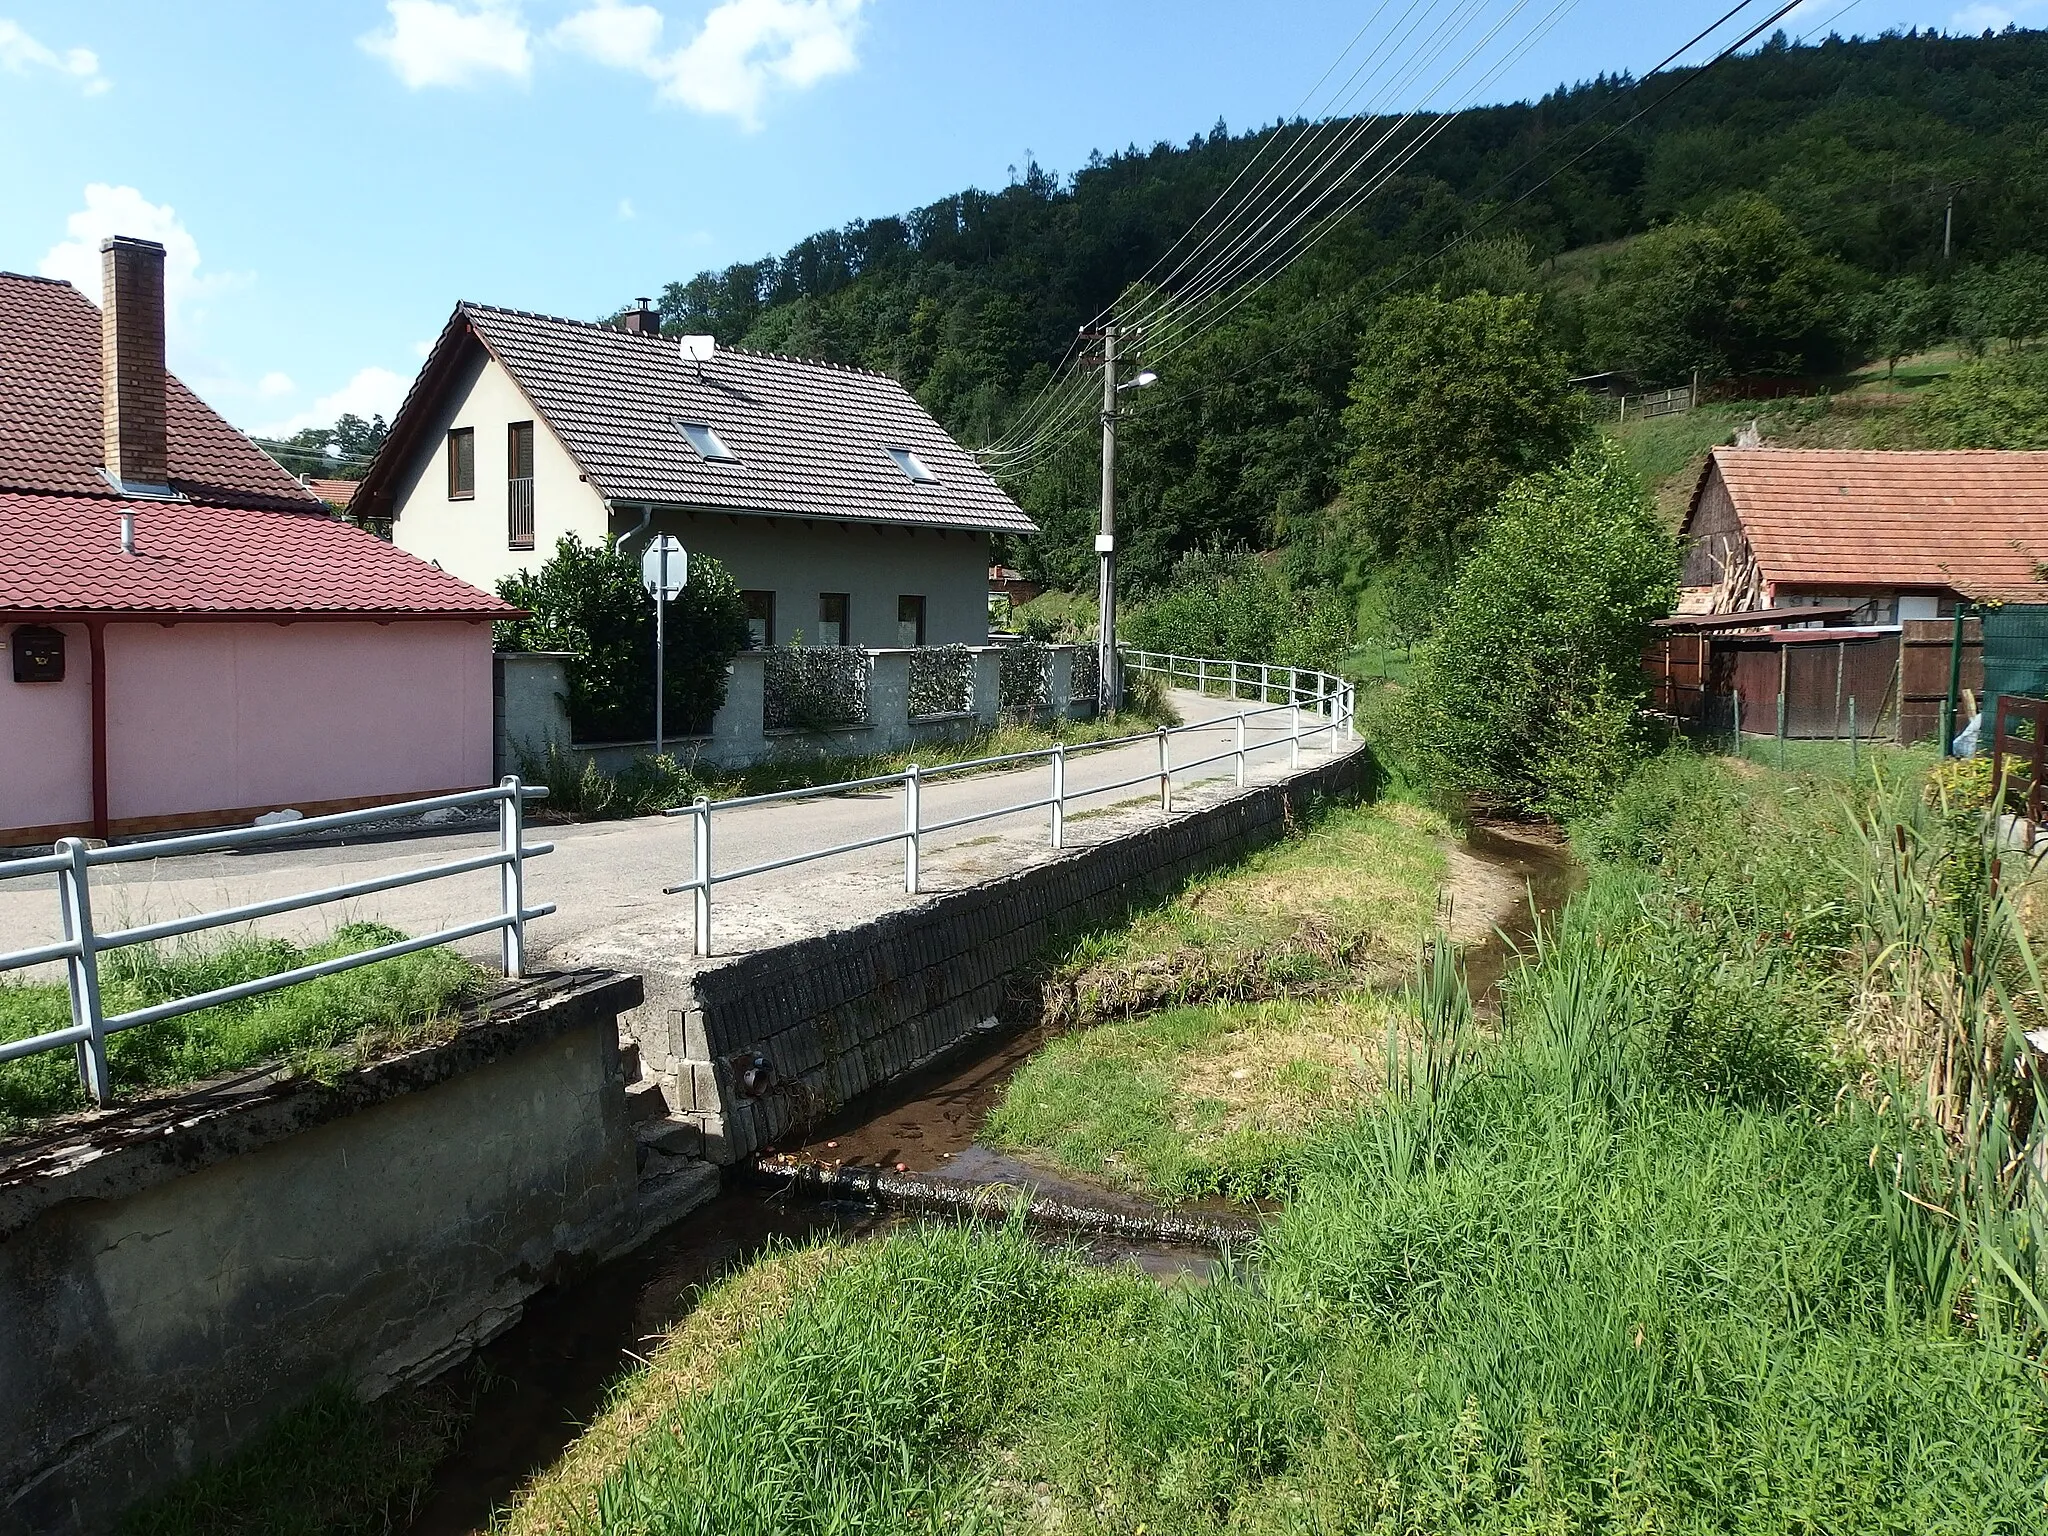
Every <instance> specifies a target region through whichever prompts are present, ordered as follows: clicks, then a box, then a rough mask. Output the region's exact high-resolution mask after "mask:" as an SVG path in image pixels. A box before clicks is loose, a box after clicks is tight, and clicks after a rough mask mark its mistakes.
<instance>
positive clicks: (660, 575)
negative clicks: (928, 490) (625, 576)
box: [640, 533, 690, 598]
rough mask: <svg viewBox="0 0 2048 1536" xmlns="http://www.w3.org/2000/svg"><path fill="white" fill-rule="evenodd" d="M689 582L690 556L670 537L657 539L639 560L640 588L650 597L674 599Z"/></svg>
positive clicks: (649, 545) (679, 541) (677, 541)
mask: <svg viewBox="0 0 2048 1536" xmlns="http://www.w3.org/2000/svg"><path fill="white" fill-rule="evenodd" d="M689 581H690V555H689V551H687V550H685V549H684V548H683V541H682V540H681V539H679V538H677V537H676V536H675V535H674V534H672V533H664V534H659V535H657V536H656V537H655V538H654V539H653V540H652V541H651V542H650V543H649V544H648V546H647V553H646V554H644V555H642V556H641V557H640V585H641V586H643V587H645V588H646V589H647V595H648V596H649V597H655V596H660V597H665V598H673V597H675V596H677V595H678V594H680V593H681V592H682V590H683V588H684V587H685V586H687V585H689Z"/></svg>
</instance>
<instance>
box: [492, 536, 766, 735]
mask: <svg viewBox="0 0 2048 1536" xmlns="http://www.w3.org/2000/svg"><path fill="white" fill-rule="evenodd" d="M498 595H499V596H500V597H502V598H504V599H505V601H507V602H508V603H516V604H517V605H518V606H519V607H521V608H524V609H526V610H528V612H529V614H530V617H528V618H524V619H514V620H511V621H510V622H508V623H504V624H500V625H498V626H497V644H498V648H499V649H500V650H513V651H568V652H570V653H572V654H573V655H574V656H575V658H576V659H575V660H574V661H572V662H571V663H570V664H569V668H568V672H569V727H570V730H571V732H572V734H573V735H574V736H575V739H576V740H578V741H582V742H598V741H639V740H642V739H643V738H646V737H649V736H652V735H653V734H654V603H653V600H652V599H651V598H649V597H648V595H647V592H646V590H645V589H644V588H643V587H642V586H641V585H640V557H639V554H638V552H637V551H628V550H626V549H624V548H622V547H620V546H619V545H618V544H615V543H603V544H585V543H583V542H582V541H581V540H580V539H578V538H577V537H576V535H575V534H573V533H570V534H564V535H563V536H562V540H561V542H560V543H559V544H557V545H556V546H555V552H554V554H553V555H552V556H551V557H550V558H549V559H548V561H547V563H546V564H545V565H543V566H542V567H541V568H540V569H539V570H538V571H521V572H519V573H518V574H517V575H516V576H509V577H507V578H506V579H505V580H503V581H501V582H499V583H498ZM664 633H665V636H666V641H667V645H666V654H665V655H664V657H663V674H662V692H663V695H664V699H663V703H664V723H665V725H666V727H667V729H668V730H669V732H670V733H672V734H674V735H679V736H680V735H687V734H700V733H702V732H704V731H708V730H710V729H711V717H712V716H713V715H715V714H717V713H718V706H719V705H721V704H723V703H724V702H725V679H726V668H727V666H728V665H729V664H730V663H731V661H732V659H733V657H734V656H735V655H736V654H737V653H738V652H739V651H740V650H741V649H742V648H744V647H745V645H746V643H747V614H746V606H745V604H744V603H743V602H742V601H741V600H740V594H739V588H738V587H736V586H735V585H734V584H733V580H732V577H731V576H730V575H728V574H727V572H726V569H725V567H724V566H722V565H720V564H719V563H718V562H717V561H716V560H713V559H711V558H709V557H708V556H703V555H698V556H693V557H692V558H691V561H690V582H689V585H688V586H686V587H684V588H683V590H682V592H681V594H680V595H678V596H677V597H676V598H675V599H674V600H672V601H671V602H670V603H669V605H668V618H667V623H666V625H665V629H664Z"/></svg>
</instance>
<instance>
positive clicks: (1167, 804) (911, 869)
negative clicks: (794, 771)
mask: <svg viewBox="0 0 2048 1536" xmlns="http://www.w3.org/2000/svg"><path fill="white" fill-rule="evenodd" d="M1124 656H1125V660H1126V665H1127V666H1130V667H1133V668H1135V669H1136V670H1138V671H1141V672H1163V673H1165V674H1167V675H1168V676H1171V677H1180V676H1190V677H1196V678H1199V679H1200V680H1202V684H1203V686H1204V688H1205V689H1206V687H1207V682H1208V680H1209V679H1210V678H1211V676H1212V673H1211V670H1210V669H1217V668H1220V669H1225V670H1224V671H1221V672H1216V673H1214V674H1213V675H1214V677H1215V678H1216V680H1218V681H1221V680H1222V679H1223V678H1225V677H1240V676H1241V678H1242V679H1243V681H1244V683H1245V685H1246V686H1249V685H1250V679H1251V677H1252V676H1253V674H1254V673H1256V674H1258V677H1259V686H1260V687H1261V689H1262V690H1264V691H1262V694H1261V698H1260V703H1261V707H1260V708H1257V709H1240V710H1238V711H1237V713H1236V714H1235V715H1226V716H1224V717H1222V718H1221V719H1215V720H1203V721H1198V722H1196V723H1194V724H1192V725H1178V726H1164V725H1162V726H1160V727H1159V728H1158V729H1157V730H1154V731H1146V732H1142V733H1140V734H1137V735H1132V736H1116V737H1110V738H1107V739H1105V740H1102V741H1089V742H1078V743H1075V744H1074V745H1071V746H1069V745H1068V744H1066V743H1064V742H1062V743H1059V744H1058V745H1055V746H1051V747H1034V748H1032V749H1030V750H1028V751H1024V752H999V753H996V754H993V755H991V756H988V757H975V758H968V759H967V760H965V761H964V762H958V763H943V764H940V765H939V766H937V767H933V768H920V767H919V766H918V765H917V764H915V763H912V764H911V765H910V766H909V767H907V768H905V769H904V770H903V771H902V772H901V773H883V774H876V775H875V776H873V777H872V778H865V779H848V780H845V781H844V782H841V783H837V784H814V785H808V786H806V787H804V788H802V789H785V790H779V791H777V792H775V793H773V794H766V795H746V796H742V797H739V798H736V799H731V800H711V799H709V798H707V797H705V796H703V795H699V796H698V797H697V798H696V799H695V800H694V801H692V802H691V803H690V804H688V805H679V806H675V807H673V808H672V809H670V810H667V811H664V812H663V813H662V814H663V815H665V816H688V817H689V818H691V822H692V846H691V870H690V878H689V879H688V880H685V881H683V882H682V883H681V884H679V885H671V886H665V887H663V894H664V895H669V896H679V895H681V894H683V893H684V892H689V893H690V894H691V896H693V897H694V899H695V900H694V905H695V908H696V910H695V914H694V915H695V930H696V952H697V953H698V954H699V955H709V954H710V953H711V904H712V892H713V890H714V889H715V888H716V887H717V886H720V885H724V884H727V883H728V882H730V881H734V880H744V879H746V878H748V877H749V876H751V875H764V874H767V873H768V872H769V871H771V870H777V869H787V868H789V867H790V866H791V865H795V864H807V863H810V862H812V861H814V860H817V859H830V858H836V857H838V856H839V855H841V854H847V853H859V852H861V851H863V850H865V849H868V848H880V847H884V846H886V845H888V844H891V843H900V844H902V845H903V889H904V890H905V891H906V892H908V893H909V894H911V895H913V896H914V895H916V894H918V887H919V880H920V864H921V861H922V857H923V852H924V849H923V843H924V838H925V836H926V834H928V833H934V832H949V831H952V830H953V829H955V828H958V827H965V826H971V825H973V824H974V823H976V822H982V821H993V820H995V819H996V818H998V817H1002V816H1015V815H1019V814H1022V813H1023V812H1026V811H1038V810H1043V811H1047V812H1049V813H1050V814H1049V817H1048V822H1049V826H1048V831H1049V834H1050V840H1051V846H1053V847H1054V848H1064V847H1066V845H1067V842H1066V835H1067V834H1066V822H1067V807H1068V805H1069V804H1071V803H1072V802H1074V801H1076V800H1085V799H1091V798H1094V797H1096V796H1098V795H1106V794H1111V793H1114V792H1115V791H1117V790H1122V789H1130V788H1133V787H1134V786H1136V785H1139V784H1156V785H1157V786H1158V789H1159V809H1160V813H1161V814H1162V815H1171V814H1172V812H1173V776H1174V775H1175V774H1177V773H1178V774H1187V773H1191V772H1193V771H1194V770H1196V769H1198V768H1206V767H1210V766H1213V765H1214V764H1217V763H1220V762H1225V761H1230V762H1232V763H1233V765H1234V775H1235V779H1236V783H1237V787H1238V788H1240V789H1242V788H1243V787H1244V783H1245V774H1246V765H1247V761H1248V759H1249V757H1250V755H1251V753H1253V752H1255V751H1259V750H1262V749H1263V748H1264V747H1267V746H1278V745H1281V744H1283V743H1284V744H1285V745H1286V746H1287V747H1288V751H1289V759H1288V763H1289V767H1290V768H1299V767H1300V766H1301V753H1302V748H1303V746H1304V745H1305V744H1306V742H1307V741H1308V740H1309V738H1311V737H1315V736H1319V735H1325V734H1327V735H1328V737H1329V743H1328V750H1329V752H1330V753H1331V754H1332V755H1334V754H1335V753H1336V752H1337V751H1339V750H1340V746H1341V745H1344V744H1349V743H1350V742H1353V741H1355V740H1357V723H1356V719H1355V714H1354V708H1355V705H1356V702H1357V696H1356V691H1355V689H1354V688H1353V686H1352V684H1351V683H1349V682H1348V681H1346V680H1345V679H1343V678H1340V677H1336V676H1334V675H1332V674H1330V673H1327V672H1315V671H1311V670H1309V669H1308V668H1306V667H1267V666H1262V665H1261V664H1259V663H1256V662H1243V663H1235V662H1227V661H1213V660H1209V659H1206V658H1201V657H1188V656H1170V655H1163V654H1160V653H1157V652H1152V651H1127V652H1125V653H1124ZM1187 667H1192V668H1194V669H1196V670H1195V671H1192V672H1189V671H1185V670H1184V668H1187ZM1239 668H1242V672H1241V674H1240V673H1239V672H1238V670H1237V669H1239ZM1281 673H1285V674H1286V676H1287V681H1286V682H1285V683H1281V682H1279V681H1277V680H1276V679H1277V676H1278V674H1281ZM1273 690H1278V691H1280V692H1281V693H1282V694H1283V695H1284V696H1285V702H1281V703H1270V704H1269V703H1267V702H1266V699H1267V698H1268V697H1269V696H1270V693H1271V692H1272V691H1273ZM1305 712H1307V713H1309V714H1312V715H1313V716H1314V717H1315V721H1314V723H1311V724H1306V725H1305V724H1304V722H1303V715H1304V713H1305ZM1283 714H1284V715H1286V716H1287V717H1288V719H1287V725H1286V731H1285V734H1284V735H1283V736H1281V737H1279V738H1278V739H1276V740H1275V741H1271V742H1266V743H1262V744H1260V745H1259V746H1253V745H1251V744H1250V743H1249V742H1248V740H1247V733H1246V727H1247V726H1248V724H1249V723H1250V722H1251V721H1253V720H1257V719H1259V718H1261V717H1264V716H1270V715H1283ZM1233 728H1234V730H1235V733H1236V734H1235V739H1234V740H1233V742H1232V744H1231V745H1230V746H1229V747H1228V748H1226V749H1225V750H1223V751H1221V752H1212V753H1210V754H1208V755H1207V756H1205V757H1197V758H1194V759H1192V760H1189V761H1184V762H1178V763H1176V762H1175V761H1174V760H1173V739H1174V737H1176V736H1184V735H1188V734H1190V733H1192V732H1195V731H1216V730H1221V729H1233ZM1144 741H1154V742H1157V743H1158V749H1159V758H1158V764H1157V766H1156V767H1153V768H1148V769H1147V770H1146V771H1145V772H1143V773H1140V774H1134V775H1132V776H1130V777H1128V778H1122V779H1116V780H1113V781H1112V782H1110V783H1107V784H1090V785H1088V786H1086V787H1084V788H1081V789H1070V788H1069V786H1068V784H1067V764H1068V763H1069V761H1071V760H1072V759H1073V758H1076V757H1080V756H1084V755H1086V754H1088V753H1091V752H1109V751H1114V750H1116V749H1117V748H1119V747H1128V746H1133V745H1135V744H1137V743H1139V742H1144ZM1038 761H1043V762H1044V763H1045V764H1046V765H1047V769H1048V772H1049V782H1048V784H1047V789H1046V793H1045V794H1043V795H1039V796H1036V797H1034V798H1032V799H1029V800H1020V801H1018V802H1017V803H1016V804H1015V805H1003V806H997V807H995V808H993V809H991V810H983V811H970V812H969V813H967V814H966V815H964V816H952V817H948V818H946V819H945V820H943V821H926V820H925V819H924V813H923V787H924V785H925V783H926V782H928V781H929V780H932V779H936V778H940V777H942V776H944V775H946V774H949V773H966V772H970V771H975V770H986V769H991V768H1003V767H1009V766H1021V765H1023V764H1026V763H1031V762H1038ZM899 785H900V786H901V787H902V790H903V826H902V829H901V830H900V831H892V832H881V833H877V834H875V835H874V836H872V837H861V838H855V839H853V840H851V841H849V842H843V843H832V844H829V845H827V846H825V847H822V848H811V849H806V850H805V851H803V852H801V853H792V854H786V855H784V856H783V857H781V858H776V859H763V860H761V861H760V862H758V863H754V864H748V865H745V866H743V867H741V868H739V869H729V870H722V871H714V870H713V869H712V867H711V848H712V837H711V826H712V818H713V817H714V816H716V815H717V814H718V813H719V812H722V811H737V810H743V809H747V808H749V807H752V806H761V805H774V804H777V803H780V802H784V801H792V800H810V799H816V798H818V797H821V796H825V795H843V794H847V793H850V792H852V791H855V790H871V789H882V788H886V787H892V786H899Z"/></svg>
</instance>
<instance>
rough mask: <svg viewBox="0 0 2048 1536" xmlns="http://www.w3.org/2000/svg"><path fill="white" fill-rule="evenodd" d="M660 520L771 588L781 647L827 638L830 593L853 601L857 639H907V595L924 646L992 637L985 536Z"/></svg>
mask: <svg viewBox="0 0 2048 1536" xmlns="http://www.w3.org/2000/svg"><path fill="white" fill-rule="evenodd" d="M637 521H638V518H637V517H636V518H634V519H633V522H637ZM653 526H654V527H655V528H658V529H660V530H662V531H664V532H668V533H673V534H674V535H675V536H676V537H677V538H679V539H681V540H682V541H683V548H685V549H687V550H688V551H689V552H690V553H691V554H692V555H709V556H711V557H712V558H713V559H715V560H717V561H718V562H719V563H720V564H721V565H723V566H724V567H725V568H726V569H727V570H728V571H730V572H731V573H732V578H733V580H734V582H736V583H737V584H738V585H739V587H740V589H741V590H742V591H753V592H773V593H774V594H775V630H774V634H773V636H772V639H773V641H774V643H775V644H777V645H782V644H785V643H787V642H788V641H789V640H790V638H791V637H792V636H793V635H795V634H796V633H798V632H799V631H801V632H802V634H803V637H804V641H805V643H806V644H810V645H816V644H817V643H819V627H818V623H819V599H820V597H821V596H822V595H823V594H825V593H828V592H831V593H844V594H845V595H846V597H847V599H848V604H847V606H848V609H849V613H848V620H849V624H850V627H851V630H852V634H851V635H850V637H849V639H850V642H851V643H852V644H854V645H865V646H871V647H875V648H878V649H881V648H888V647H893V646H897V645H902V644H905V643H907V637H905V636H903V635H901V634H899V632H898V630H897V625H896V613H897V599H898V598H899V597H922V598H923V599H924V600H925V633H924V643H925V644H926V645H953V644H963V645H981V644H984V643H985V642H986V641H987V639H988V564H989V556H988V535H987V534H984V533H965V532H961V531H959V530H943V531H942V530H940V529H936V528H903V527H897V526H884V525H873V524H869V525H864V524H859V523H828V522H803V521H798V520H793V519H790V518H772V519H771V518H765V517H749V516H745V515H737V516H736V515H730V514H727V513H724V512H698V513H694V514H693V513H686V512H674V513H657V514H656V515H655V518H654V522H653ZM622 531H623V530H622Z"/></svg>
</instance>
